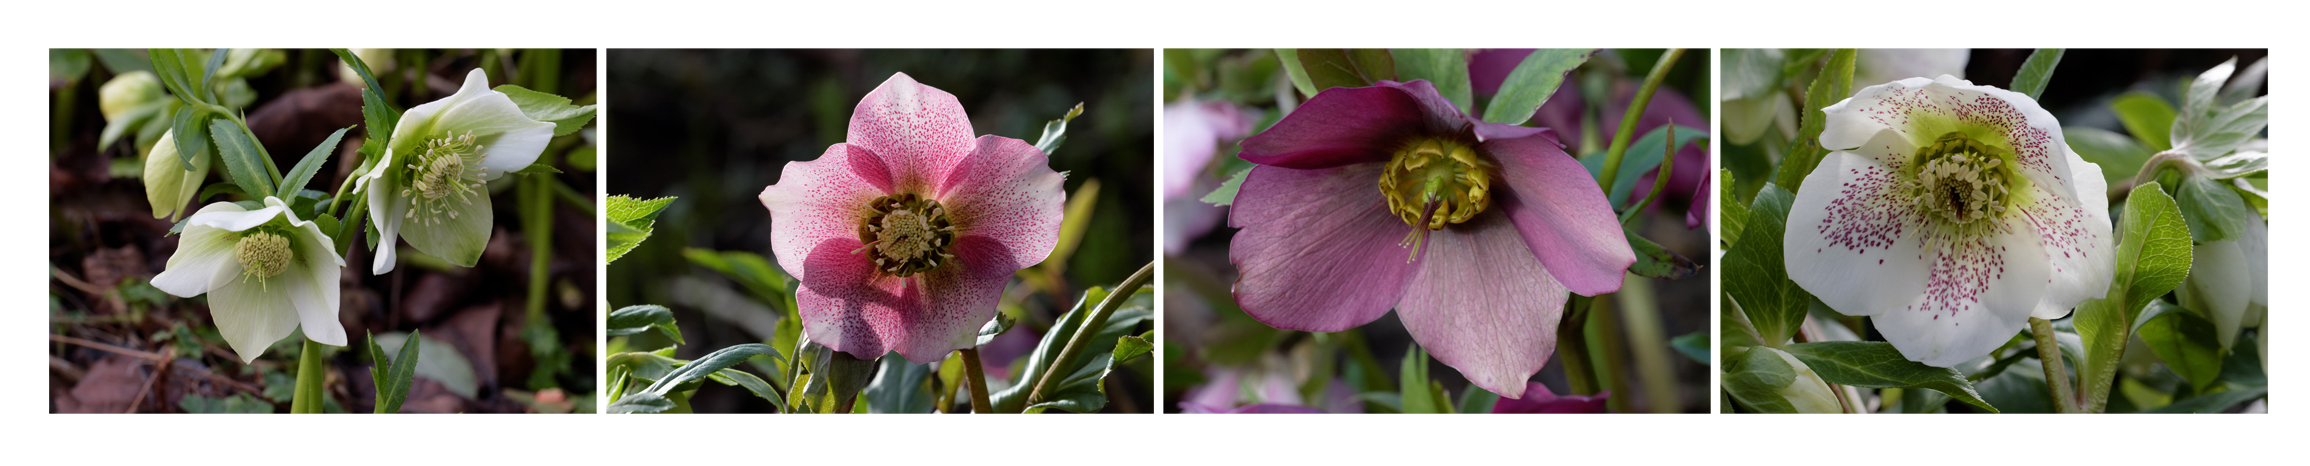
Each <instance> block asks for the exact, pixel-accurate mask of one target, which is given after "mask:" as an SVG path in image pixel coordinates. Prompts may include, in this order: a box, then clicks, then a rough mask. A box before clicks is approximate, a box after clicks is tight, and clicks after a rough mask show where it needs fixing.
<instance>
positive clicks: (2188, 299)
mask: <svg viewBox="0 0 2310 466" xmlns="http://www.w3.org/2000/svg"><path fill="white" fill-rule="evenodd" d="M2245 225H2246V228H2245V229H2244V230H2242V231H2240V232H2239V235H2238V238H2236V239H2231V240H2224V241H2213V242H2207V243H2201V244H2197V245H2195V246H2192V247H2191V248H2190V251H2191V252H2190V258H2191V260H2190V275H2189V276H2188V277H2186V278H2183V279H2182V284H2181V286H2179V287H2176V288H2174V295H2175V296H2174V297H2176V298H2179V301H2180V302H2181V304H2182V308H2184V309H2189V310H2191V311H2195V312H2197V313H2199V314H2200V315H2201V316H2203V317H2205V318H2206V320H2207V321H2210V322H2213V324H2214V336H2215V337H2216V338H2215V339H2216V340H2217V341H2219V342H2220V343H2221V345H2222V349H2223V350H2228V349H2230V345H2232V344H2235V343H2237V340H2238V330H2239V329H2242V328H2248V327H2255V326H2259V325H2260V324H2261V317H2262V316H2261V313H2263V312H2267V310H2268V308H2269V304H2268V303H2269V296H2270V284H2269V275H2268V274H2269V253H2268V249H2269V246H2268V245H2269V234H2270V233H2269V227H2267V226H2264V225H2263V224H2262V219H2261V216H2259V215H2256V216H2255V217H2254V218H2252V219H2249V220H2247V221H2246V222H2245Z"/></svg>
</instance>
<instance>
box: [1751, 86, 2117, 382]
mask: <svg viewBox="0 0 2310 466" xmlns="http://www.w3.org/2000/svg"><path fill="white" fill-rule="evenodd" d="M1822 111H1823V112H1826V113H1825V114H1826V115H1827V118H1826V119H1824V120H1822V121H1823V122H1825V123H1826V124H1825V125H1824V126H1823V127H1822V130H1821V146H1822V147H1823V148H1827V149H1829V150H1831V151H1833V152H1830V153H1829V154H1828V156H1826V157H1823V158H1822V159H1821V164H1820V165H1818V166H1815V167H1814V168H1813V171H1812V172H1811V174H1808V175H1805V181H1804V184H1803V185H1802V187H1801V188H1799V189H1798V191H1797V196H1796V201H1795V202H1794V203H1793V204H1791V207H1790V209H1789V222H1788V230H1787V232H1786V233H1784V236H1783V237H1782V243H1781V244H1782V247H1781V253H1782V256H1783V260H1785V261H1787V264H1788V271H1789V280H1791V281H1795V282H1796V283H1797V285H1798V286H1802V287H1804V288H1805V291H1810V292H1812V293H1813V295H1814V296H1816V297H1819V298H1821V303H1822V304H1827V305H1829V307H1830V308H1832V309H1836V310H1837V312H1840V313H1844V314H1845V315H1851V316H1869V322H1870V323H1871V324H1873V325H1875V326H1876V327H1877V332H1878V333H1882V334H1884V335H1885V340H1886V341H1889V342H1892V343H1893V347H1894V348H1896V349H1899V350H1901V355H1902V356H1905V357H1907V358H1908V359H1909V360H1911V361H1917V362H1921V363H1925V364H1926V365H1931V366H1938V367H1955V366H1956V365H1957V364H1960V363H1964V362H1966V361H1971V360H1973V359H1975V358H1980V357H1982V356H1985V355H1988V354H1989V353H1990V352H1991V351H1994V350H1996V349H1997V348H1998V347H1999V346H2003V345H2005V342H2006V341H2007V340H2011V339H2012V338H2013V335H2014V334H2016V333H2020V332H2021V329H2022V328H2023V327H2025V326H2027V325H2028V323H2029V318H2030V317H2037V318H2041V319H2047V320H2052V319H2058V318H2061V317H2062V316H2065V315H2068V314H2069V310H2070V308H2071V307H2073V306H2076V305H2077V303H2079V302H2081V301H2085V300H2087V299H2094V298H2100V297H2102V295H2103V294H2104V293H2106V292H2107V291H2108V290H2109V283H2110V277H2111V275H2112V274H2113V273H2114V270H2113V267H2115V266H2114V265H2112V261H2113V260H2114V259H2115V258H2116V254H2115V253H2113V252H2112V250H2111V249H2112V247H2113V244H2112V242H2111V239H2112V238H2111V236H2110V220H2109V199H2108V198H2106V197H2104V196H2103V195H2102V194H2103V193H2104V192H2106V191H2107V189H2108V186H2107V185H2106V184H2107V183H2106V182H2105V181H2104V180H2103V178H2102V175H2101V167H2100V166H2099V165H2094V164H2093V163H2090V162H2086V161H2085V159H2083V158H2080V157H2078V155H2077V153H2076V152H2074V151H2071V150H2070V149H2069V144H2068V143H2066V142H2064V140H2063V139H2062V135H2061V122H2059V121H2056V120H2054V118H2053V114H2051V113H2047V112H2046V111H2045V109H2044V108H2041V107H2038V105H2037V101H2036V100H2033V99H2030V98H2029V96H2027V95H2023V94H2020V93H2016V92H2012V91H2007V90H2004V89H1998V88H1995V87H1989V86H1977V85H1974V84H1973V83H1972V82H1970V81H1965V80H1962V79H1957V78H1955V77H1952V76H1948V75H1942V76H1941V77H1940V78H1937V79H1926V78H1909V79H1903V80H1900V81H1893V82H1889V83H1885V84H1879V85H1875V86H1869V87H1868V88H1864V89H1861V90H1860V91H1859V92H1855V93H1854V94H1853V97H1852V98H1848V99H1845V100H1844V101H1842V102H1837V104H1836V105H1830V106H1828V107H1827V108H1824V109H1822Z"/></svg>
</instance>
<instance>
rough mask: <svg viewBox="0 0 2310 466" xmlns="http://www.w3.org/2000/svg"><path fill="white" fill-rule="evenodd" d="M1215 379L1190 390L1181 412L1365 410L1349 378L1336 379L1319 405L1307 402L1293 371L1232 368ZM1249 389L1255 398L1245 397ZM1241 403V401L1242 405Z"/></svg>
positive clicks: (1217, 373)
mask: <svg viewBox="0 0 2310 466" xmlns="http://www.w3.org/2000/svg"><path fill="white" fill-rule="evenodd" d="M1210 376H1211V380H1210V381H1209V382H1208V383H1205V384H1203V385H1200V386H1196V387H1194V388H1189V389H1187V392H1186V393H1185V394H1183V396H1181V398H1182V399H1181V400H1180V401H1179V411H1180V412H1183V413H1188V414H1273V413H1349V414H1353V413H1362V412H1364V407H1363V401H1362V400H1358V399H1356V393H1355V390H1354V389H1352V388H1349V387H1348V385H1347V381H1345V380H1340V379H1336V378H1335V379H1332V380H1331V383H1330V384H1327V386H1326V388H1325V390H1324V395H1323V399H1321V400H1316V401H1317V403H1314V404H1316V406H1308V405H1310V404H1311V403H1306V402H1303V401H1302V399H1301V398H1300V396H1299V386H1298V384H1297V383H1295V382H1294V381H1293V380H1292V378H1291V375H1290V373H1289V372H1287V371H1282V370H1269V371H1264V372H1262V371H1253V370H1246V369H1238V368H1231V367H1219V368H1213V369H1211V370H1210ZM1246 389H1248V390H1249V394H1250V395H1252V396H1251V398H1252V399H1245V398H1246V397H1245V396H1243V395H1245V394H1246ZM1238 404H1241V405H1240V406H1238Z"/></svg>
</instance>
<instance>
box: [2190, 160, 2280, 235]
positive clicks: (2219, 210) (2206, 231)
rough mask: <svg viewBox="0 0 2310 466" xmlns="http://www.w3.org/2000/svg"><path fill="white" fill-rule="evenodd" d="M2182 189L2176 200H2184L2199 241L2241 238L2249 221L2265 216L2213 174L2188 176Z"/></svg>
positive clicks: (2194, 233)
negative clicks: (2248, 206)
mask: <svg viewBox="0 0 2310 466" xmlns="http://www.w3.org/2000/svg"><path fill="white" fill-rule="evenodd" d="M2180 191H2181V192H2178V193H2175V199H2174V200H2175V201H2178V202H2179V203H2180V204H2181V209H2182V219H2184V220H2186V221H2187V222H2186V223H2188V224H2189V226H2190V238H2191V239H2194V240H2196V241H2197V242H2199V243H2211V242H2215V241H2229V240H2234V239H2238V234H2239V233H2241V232H2244V231H2245V230H2246V222H2249V221H2257V222H2258V221H2261V220H2262V218H2261V217H2262V216H2261V215H2259V214H2255V213H2254V212H2252V211H2250V210H2248V209H2247V207H2246V200H2245V199H2240V198H2238V193H2237V192H2236V191H2231V190H2230V188H2229V187H2228V186H2223V185H2222V182H2220V181H2214V179H2212V178H2207V177H2203V176H2184V177H2182V186H2181V190H2180Z"/></svg>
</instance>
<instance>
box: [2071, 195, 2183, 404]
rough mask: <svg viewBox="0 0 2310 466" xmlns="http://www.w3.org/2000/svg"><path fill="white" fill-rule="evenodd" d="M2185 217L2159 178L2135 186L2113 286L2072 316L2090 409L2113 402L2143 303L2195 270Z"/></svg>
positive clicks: (2122, 225) (2120, 232) (2124, 219)
mask: <svg viewBox="0 0 2310 466" xmlns="http://www.w3.org/2000/svg"><path fill="white" fill-rule="evenodd" d="M2181 217H2182V212H2181V209H2180V208H2179V207H2176V206H2175V205H2174V201H2173V199H2172V198H2169V197H2166V193H2165V191H2164V190H2163V189H2162V188H2161V187H2160V186H2159V185H2158V183H2155V182H2152V183H2149V184H2146V185H2142V186H2139V187H2135V188H2134V190H2133V192H2132V194H2130V195H2128V196H2127V200H2126V203H2125V206H2124V210H2123V213H2122V215H2121V216H2120V217H2119V219H2120V222H2119V223H2118V225H2116V227H2117V231H2116V234H2117V237H2118V238H2119V239H2120V241H2118V247H2117V257H2116V263H2115V264H2114V265H2115V267H2114V273H2113V276H2112V277H2111V280H2110V288H2109V290H2107V291H2106V292H2105V294H2104V297H2103V298H2099V299H2091V300H2086V301H2085V302H2083V303H2079V304H2078V307H2077V311H2076V312H2077V317H2076V318H2075V319H2072V322H2073V324H2074V326H2075V327H2076V328H2077V334H2078V337H2079V338H2080V339H2081V340H2082V341H2083V343H2084V346H2085V354H2084V355H2083V356H2082V358H2083V359H2084V362H2082V363H2080V364H2078V374H2079V375H2078V380H2079V381H2080V382H2079V385H2081V387H2080V389H2081V391H2082V393H2084V395H2085V401H2086V404H2087V408H2088V411H2095V412H2099V411H2101V410H2102V408H2103V406H2105V405H2106V404H2107V403H2108V402H2109V394H2110V387H2111V384H2112V383H2113V381H2114V379H2115V377H2116V376H2117V370H2118V366H2119V363H2120V361H2121V359H2122V357H2123V356H2124V354H2125V347H2126V343H2127V341H2128V340H2130V338H2131V335H2132V333H2133V326H2134V322H2135V321H2136V320H2137V319H2139V315H2140V313H2141V311H2142V309H2143V308H2144V307H2145V306H2148V305H2149V303H2150V301H2151V300H2153V299H2157V298H2158V297H2159V296H2164V295H2165V294H2166V293H2167V292H2169V291H2173V289H2174V287H2176V286H2180V285H2181V283H2182V279H2183V278H2186V277H2188V276H2189V272H2190V261H2191V249H2190V232H2189V229H2188V228H2187V227H2185V226H2184V224H2185V222H2184V221H2183V220H2182V218H2181Z"/></svg>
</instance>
